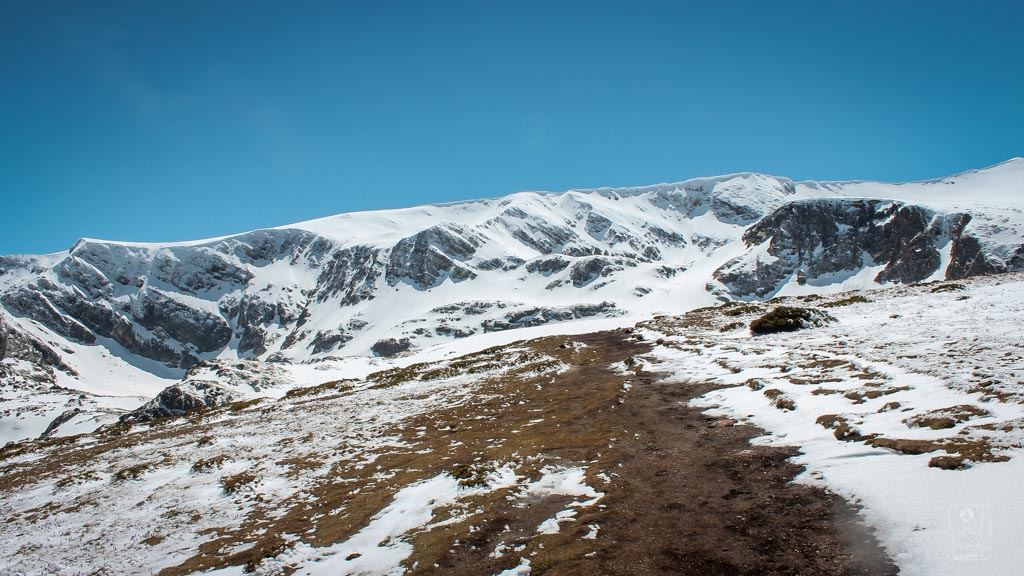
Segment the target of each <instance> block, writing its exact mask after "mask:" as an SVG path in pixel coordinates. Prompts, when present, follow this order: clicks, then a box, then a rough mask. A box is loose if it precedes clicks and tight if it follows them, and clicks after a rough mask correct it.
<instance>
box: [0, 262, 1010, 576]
mask: <svg viewBox="0 0 1024 576" xmlns="http://www.w3.org/2000/svg"><path fill="white" fill-rule="evenodd" d="M1022 296H1024V275H1021V274H1005V275H998V276H986V277H979V278H976V279H971V280H967V281H963V282H933V283H927V284H921V285H916V286H910V287H897V288H890V289H886V290H878V291H872V292H846V293H838V294H833V295H827V296H799V297H787V298H780V299H778V300H774V301H772V302H770V303H757V304H749V303H727V304H723V305H719V306H713V307H706V308H701V309H698V310H694V311H691V312H688V313H686V314H682V315H677V316H658V317H655V318H653V319H650V320H648V321H645V322H642V323H640V324H638V325H637V326H636V327H634V328H627V329H618V330H612V331H604V332H598V333H591V334H581V335H577V336H547V337H540V338H536V339H532V340H527V341H520V342H518V343H514V344H509V345H502V346H498V347H494V348H489V349H485V350H482V351H478V352H473V353H470V354H467V355H462V356H458V355H452V356H451V357H449V358H447V359H440V360H434V361H429V362H423V363H419V364H414V365H409V366H406V367H401V368H393V369H388V370H384V371H380V372H375V373H372V374H369V375H368V376H366V377H360V378H352V379H342V380H336V381H330V382H326V383H324V384H321V385H319V386H314V387H307V388H296V389H293V390H291V391H290V392H289V393H287V394H285V395H284V396H283V397H282V398H280V399H278V400H272V399H262V400H259V399H257V400H253V401H246V402H236V403H233V404H228V405H225V406H222V407H220V408H216V409H205V410H198V411H194V412H192V413H190V414H189V415H188V416H186V417H180V418H170V419H161V420H152V421H147V422H142V423H135V424H130V423H126V424H120V425H113V426H108V427H106V428H104V429H103V430H101V431H100V432H98V433H95V434H86V435H82V436H76V437H68V438H60V439H50V440H40V441H34V442H25V443H19V444H15V445H11V446H9V447H7V448H6V449H5V450H4V451H3V452H2V453H0V458H2V459H0V492H2V499H0V501H3V502H4V513H5V516H6V517H7V518H8V520H7V522H6V523H5V525H4V528H3V529H2V531H3V536H4V537H3V538H2V539H0V562H2V563H4V564H6V565H7V566H9V567H10V569H11V570H14V571H15V572H18V571H26V572H27V573H60V571H62V570H63V571H65V572H78V571H81V572H86V573H93V572H109V573H155V572H159V573H160V574H164V575H170V574H193V573H200V572H201V571H205V572H203V573H216V574H242V573H245V572H247V571H248V572H251V573H255V574H278V573H286V574H290V573H294V574H363V573H367V574H383V573H395V574H397V573H403V572H404V573H412V574H420V573H423V574H426V573H445V574H495V573H499V572H501V573H503V574H530V573H537V574H540V573H544V574H578V573H623V571H626V572H629V573H632V574H655V573H663V572H664V571H671V572H675V573H686V574H736V573H780V574H797V573H813V574H892V573H895V568H894V567H893V563H895V565H896V566H898V567H899V569H900V574H907V575H911V576H913V575H924V574H929V575H934V574H992V573H997V574H1005V573H1012V572H1013V571H1014V570H1015V569H1016V566H1017V565H1019V561H1020V558H1019V557H1018V555H1019V554H1018V553H1019V551H1020V550H1021V549H1024V541H1022V540H1021V538H1022V537H1021V533H1020V531H1019V530H1017V529H1016V522H1017V520H1018V519H1019V518H1020V517H1021V514H1022V513H1024V510H1020V509H1018V508H1020V505H1019V504H1017V502H1019V499H1018V498H1016V493H1017V492H1018V491H1019V488H1020V482H1019V478H1020V477H1021V473H1022V471H1021V470H1020V463H1021V462H1024V460H1022V459H1021V458H1020V457H1019V456H1020V454H1021V448H1022V447H1021V442H1022V439H1024V436H1022V434H1024V433H1022V428H1021V426H1022V424H1021V423H1022V422H1024V407H1022V405H1021V402H1020V386H1021V384H1022V383H1021V382H1020V378H1021V375H1022V374H1024V360H1022V359H1024V341H1022V340H1021V336H1020V332H1019V330H1017V326H1019V325H1020V323H1021V322H1022V320H1024V305H1022V302H1024V298H1022ZM779 306H788V307H796V308H801V309H804V310H810V311H811V314H812V316H813V318H814V321H813V322H810V323H809V324H808V325H807V327H805V328H804V329H803V330H799V331H797V332H792V333H776V334H766V335H754V334H752V333H751V331H750V330H749V329H748V325H749V324H750V323H751V322H752V321H753V320H754V319H756V318H758V317H760V316H761V315H763V314H764V313H765V312H767V311H769V310H771V309H773V308H777V307H779ZM709 407H710V408H712V409H711V410H710V411H708V412H704V410H706V409H707V408H709ZM764 431H767V435H762V434H765V432H764ZM794 478H795V479H796V480H797V482H796V483H793V482H791V481H790V480H791V479H794ZM840 496H841V497H840ZM844 499H845V501H844ZM846 501H851V502H855V503H857V505H858V506H859V507H862V509H861V511H860V515H859V516H858V514H857V510H856V508H851V507H850V505H848V504H846ZM964 511H967V512H964ZM859 519H863V520H866V521H867V522H868V524H869V525H870V527H871V528H867V527H865V526H864V525H862V524H861V523H860V522H861V520H859ZM39 566H49V567H50V568H49V570H50V572H45V571H44V572H38V567H39ZM211 569H216V571H214V572H210V571H209V570H211ZM502 571H505V572H502Z"/></svg>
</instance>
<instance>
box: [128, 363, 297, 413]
mask: <svg viewBox="0 0 1024 576" xmlns="http://www.w3.org/2000/svg"><path fill="white" fill-rule="evenodd" d="M287 383H288V380H287V376H286V372H285V371H284V370H283V369H281V368H280V367H277V366H275V365H274V364H272V363H267V362H259V361H255V360H233V361H219V360H218V361H212V362H210V361H205V362H201V363H199V364H196V365H195V366H193V367H192V368H189V370H188V371H187V372H186V373H185V377H184V378H183V379H182V380H181V382H179V383H177V384H174V385H173V386H168V387H167V388H164V389H163V390H162V391H161V392H160V393H159V394H158V395H157V396H156V397H155V398H153V399H152V400H150V401H149V402H147V403H145V404H143V405H142V406H140V407H139V408H138V409H136V410H134V411H132V412H129V413H127V414H125V415H123V416H121V418H120V419H121V421H122V422H142V421H146V420H153V419H155V418H166V417H169V416H180V415H182V414H184V413H186V412H188V411H189V410H194V409H196V408H215V407H217V406H222V405H224V404H229V403H231V402H238V401H241V400H250V399H253V398H257V397H259V396H261V393H263V392H265V391H266V390H268V389H271V388H276V387H280V386H283V385H286V384H287Z"/></svg>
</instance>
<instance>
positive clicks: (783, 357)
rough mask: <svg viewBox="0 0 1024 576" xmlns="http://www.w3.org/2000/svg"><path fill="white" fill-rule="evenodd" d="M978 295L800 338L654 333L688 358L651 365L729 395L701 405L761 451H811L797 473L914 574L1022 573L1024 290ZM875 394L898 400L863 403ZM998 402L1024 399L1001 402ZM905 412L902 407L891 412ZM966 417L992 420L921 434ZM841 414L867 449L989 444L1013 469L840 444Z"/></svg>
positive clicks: (918, 302)
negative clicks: (969, 413) (746, 428)
mask: <svg viewBox="0 0 1024 576" xmlns="http://www.w3.org/2000/svg"><path fill="white" fill-rule="evenodd" d="M966 285H967V286H968V289H967V290H965V291H958V290H953V291H949V292H940V293H932V292H931V291H930V290H931V287H929V286H921V287H914V288H901V289H895V290H887V291H882V292H867V293H863V295H864V296H867V297H868V298H870V299H871V300H872V302H867V303H857V304H851V305H848V306H842V307H837V308H830V309H829V312H830V313H831V314H833V315H834V316H835V317H836V318H837V319H838V322H837V323H835V324H832V325H830V326H826V327H822V328H816V329H810V330H804V331H800V332H795V333H791V334H776V335H769V336H761V337H751V336H750V335H749V334H748V333H747V332H746V331H740V332H731V333H726V334H724V335H723V334H721V333H718V331H717V330H708V331H707V332H701V331H698V330H694V331H693V332H690V333H687V334H685V335H683V336H678V335H677V336H672V335H665V334H662V333H661V332H658V331H651V332H650V333H649V334H648V336H649V337H651V338H655V337H659V338H666V339H667V340H668V341H670V342H677V343H679V344H680V346H678V347H676V346H673V347H669V346H664V347H658V348H657V349H656V350H655V352H654V354H652V356H651V358H650V359H649V360H650V361H651V362H652V363H653V364H654V367H653V369H655V370H670V371H672V372H673V376H672V378H674V379H677V380H679V381H680V382H681V383H682V384H681V385H685V383H686V382H689V381H694V382H701V381H712V382H718V383H721V384H725V385H730V386H731V387H726V388H722V389H719V390H716V391H714V392H711V393H709V394H707V395H706V396H704V397H703V398H702V399H700V400H699V401H698V405H702V406H707V407H709V413H710V414H714V415H721V416H728V417H731V418H737V419H740V420H745V421H749V422H751V423H753V424H756V425H757V426H760V427H762V428H764V429H765V430H767V431H768V432H769V434H768V435H767V436H765V437H763V438H761V439H759V440H758V442H765V443H768V444H785V445H796V446H799V447H800V451H801V454H800V456H798V457H796V458H795V460H796V462H798V463H800V464H802V465H804V466H806V472H805V473H804V474H803V475H802V476H801V477H800V478H799V480H800V481H802V482H809V483H814V484H821V485H824V486H827V487H828V488H829V489H831V490H833V491H835V492H838V493H840V494H842V495H843V496H845V497H847V498H848V499H850V500H852V501H855V502H857V503H858V504H860V505H862V506H863V515H864V518H865V520H866V521H867V522H868V524H870V525H871V526H873V527H875V528H877V530H878V536H879V537H880V539H881V541H882V543H883V544H884V546H885V547H886V549H887V550H888V552H889V553H890V554H891V555H892V556H893V558H894V559H895V560H896V562H897V563H898V564H899V566H900V568H901V574H907V575H910V576H915V575H943V574H948V575H958V576H959V575H969V574H976V575H983V574H1011V573H1016V572H1017V571H1018V567H1019V565H1020V563H1021V561H1024V533H1022V532H1021V530H1020V518H1022V517H1024V500H1021V499H1020V498H1019V497H1018V494H1019V493H1020V492H1021V490H1024V450H1022V446H1024V430H1022V423H1024V405H1022V404H1021V397H1020V395H1019V394H1020V390H1021V389H1020V385H1021V384H1022V383H1024V333H1022V332H1021V331H1020V329H1019V326H1020V325H1021V324H1022V323H1024V277H1022V276H1021V275H1010V276H1003V277H993V278H986V279H976V280H973V281H971V282H968V283H966ZM814 304H815V303H814V302H812V303H811V305H814ZM826 362H833V363H834V364H835V365H834V366H828V365H826V364H823V363H826ZM752 379H753V380H752ZM755 381H756V383H757V385H755V386H748V385H745V384H749V383H752V382H755ZM765 390H778V391H780V392H781V393H782V394H783V397H785V398H788V399H790V400H792V401H793V402H794V404H795V409H794V410H791V411H790V410H784V409H779V408H777V407H776V406H775V405H774V402H773V400H772V399H770V398H768V397H767V396H766V395H765V394H764V391H765ZM873 390H874V391H883V392H885V394H884V395H880V396H878V397H875V398H870V397H862V396H857V394H858V393H861V392H864V391H873ZM989 392H992V393H1006V394H1016V396H1009V397H1006V398H1005V399H1002V400H1001V399H1000V398H999V397H998V396H997V395H987V393H989ZM858 398H860V400H859V401H858ZM893 402H898V403H899V405H898V406H897V407H896V408H892V405H890V403H893ZM954 406H971V407H974V408H977V409H979V410H981V411H983V412H984V414H985V415H982V416H980V417H975V418H972V419H969V420H966V421H963V422H960V423H958V424H956V425H955V426H953V427H952V428H950V429H942V430H932V429H931V428H927V427H918V426H914V425H913V422H912V418H914V417H915V416H920V415H925V414H928V413H930V412H932V411H935V410H937V409H942V408H949V407H954ZM830 414H835V415H839V416H842V417H843V418H846V419H847V421H848V422H849V424H850V425H852V426H855V428H856V429H857V430H858V431H859V432H860V433H861V434H865V435H868V434H878V435H881V436H884V437H886V438H894V439H908V440H935V441H943V440H948V441H963V440H977V439H988V442H989V444H990V445H991V446H992V450H993V453H994V454H995V455H997V456H1006V457H1009V458H1010V460H1009V461H1007V462H980V463H974V464H973V465H971V466H970V467H969V468H967V469H965V470H943V469H939V468H932V467H929V466H928V463H929V460H930V459H931V458H932V457H934V456H937V455H942V454H944V452H943V451H942V450H939V451H937V452H932V453H928V454H921V455H907V454H899V453H896V452H894V451H892V450H889V449H886V448H873V447H871V446H869V445H867V444H865V443H864V442H858V441H843V440H838V439H837V438H836V437H835V436H834V435H833V430H832V429H830V428H826V427H824V426H823V425H821V424H819V423H817V421H818V418H819V417H821V416H824V415H830Z"/></svg>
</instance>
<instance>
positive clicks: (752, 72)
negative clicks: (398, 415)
mask: <svg viewBox="0 0 1024 576" xmlns="http://www.w3.org/2000/svg"><path fill="white" fill-rule="evenodd" d="M1022 24H1024V2H1020V0H1014V1H984V0H979V1H975V2H966V1H956V2H949V1H899V0H884V1H883V0H877V1H870V0H869V1H825V2H820V1H814V2H811V1H807V2H788V1H771V2H769V1H757V0H751V1H749V2H729V1H722V2H686V1H682V0H678V1H665V2H643V1H636V0H634V1H629V2H627V1H621V2H600V1H592V0H591V1H586V2H568V1H566V2H557V1H544V2H532V1H525V0H516V1H510V2H481V1H467V2H460V3H450V2H443V1H439V0H438V1H434V0H432V1H429V2H421V1H410V2H379V1H367V2H357V1H331V2H273V3H272V2H254V1H246V2H243V1H237V2H236V1H221V0H202V1H198V0H197V1H191V0H189V1H183V2H179V1H172V0H164V1H161V2H148V1H139V0H127V1H124V2H111V1H104V0H89V1H82V0H76V1H66V2H64V1H57V0H41V1H22V0H0V198H2V206H0V254H10V253H17V252H53V251H57V250H63V249H67V248H68V247H70V246H71V245H72V244H73V243H74V241H75V240H76V239H78V238H79V237H82V236H88V237H99V238H106V239H116V240H137V241H168V240H186V239H195V238H203V237H209V236H218V235H223V234H229V233H234V232H240V231H244V230H249V229H253V228H259V227H268V226H276V225H282V224H287V223H290V222H295V221H299V220H305V219H310V218H316V217H320V216H326V215H330V214H335V213H340V212H347V211H352V210H367V209H378V208H391V207H400V206H410V205H416V204H423V203H431V202H446V201H454V200H460V199H468V198H479V197H489V196H498V195H503V194H507V193H511V192H515V191H520V190H537V189H544V190H563V189H566V188H574V187H575V188H578V187H593V186H618V185H637V184H648V183H655V182H664V181H674V180H682V179H685V178H689V177H695V176H703V175H713V174H720V173H727V172H737V171H747V170H750V171H760V172H767V173H772V174H778V175H783V176H789V177H791V178H795V179H880V180H909V179H922V178H931V177H939V176H944V175H948V174H951V173H954V172H958V171H961V170H964V169H968V168H977V167H982V166H987V165H990V164H994V163H996V162H1000V161H1002V160H1005V159H1007V158H1010V157H1012V156H1022V155H1024V32H1022V29H1021V27H1022Z"/></svg>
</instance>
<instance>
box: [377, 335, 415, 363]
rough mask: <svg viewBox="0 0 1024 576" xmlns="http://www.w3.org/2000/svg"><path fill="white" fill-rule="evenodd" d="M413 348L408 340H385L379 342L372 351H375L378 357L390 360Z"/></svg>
mask: <svg viewBox="0 0 1024 576" xmlns="http://www.w3.org/2000/svg"><path fill="white" fill-rule="evenodd" d="M411 347H412V342H410V341H409V339H408V338H384V339H382V340H378V341H377V342H376V343H375V344H374V345H373V346H372V347H371V348H370V350H372V351H373V353H374V354H376V355H377V356H382V357H384V358H389V357H391V356H395V355H396V354H401V353H402V352H405V351H406V350H408V349H409V348H411Z"/></svg>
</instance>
